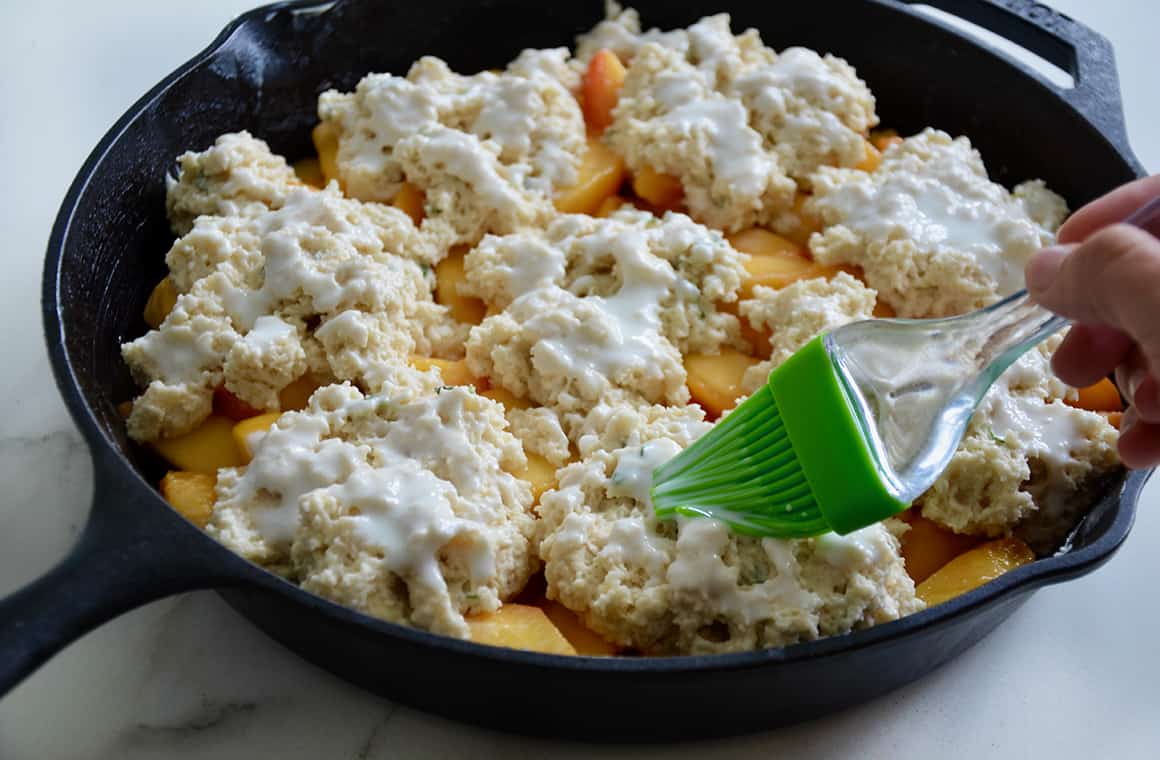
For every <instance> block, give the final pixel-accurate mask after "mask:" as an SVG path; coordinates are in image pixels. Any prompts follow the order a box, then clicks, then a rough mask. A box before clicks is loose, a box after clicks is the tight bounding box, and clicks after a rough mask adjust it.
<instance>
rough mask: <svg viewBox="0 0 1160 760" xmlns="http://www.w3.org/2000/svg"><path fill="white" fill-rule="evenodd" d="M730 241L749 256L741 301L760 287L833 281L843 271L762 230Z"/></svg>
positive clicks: (778, 236)
mask: <svg viewBox="0 0 1160 760" xmlns="http://www.w3.org/2000/svg"><path fill="white" fill-rule="evenodd" d="M728 240H729V242H730V243H731V244H732V245H733V247H734V248H736V249H737V250H739V251H741V252H742V253H748V254H749V261H747V262H746V263H745V271H746V272H747V273H748V276H747V277H746V278H745V279H744V280H743V281H742V283H741V297H742V298H749V297H750V295H751V294H752V293H753V288H754V286H757V285H764V286H766V287H768V288H775V289H777V288H784V287H785V286H786V285H789V284H791V283H794V282H797V281H798V280H809V279H813V278H815V277H826V278H830V277H833V276H834V275H836V274H837V273H838V272H841V271H843V269H842V267H836V266H830V265H826V264H819V263H817V262H816V261H814V260H812V259H811V258H809V255H808V254H807V252H806V249H805V248H803V247H802V246H800V245H798V244H797V243H795V242H793V241H792V240H790V239H789V238H786V237H783V236H781V235H777V234H774V233H772V232H770V231H769V230H763V229H761V228H760V227H752V228H750V229H747V230H743V231H741V232H738V233H736V234H733V235H729V236H728Z"/></svg>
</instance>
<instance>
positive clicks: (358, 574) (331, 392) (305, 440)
mask: <svg viewBox="0 0 1160 760" xmlns="http://www.w3.org/2000/svg"><path fill="white" fill-rule="evenodd" d="M505 427H506V423H505V421H504V418H503V409H502V407H501V406H500V405H499V404H497V403H496V402H494V401H491V400H490V399H486V398H483V397H482V396H479V395H477V394H475V393H473V392H471V391H470V390H468V389H465V388H450V389H443V390H441V391H440V392H438V393H431V394H427V395H425V396H422V395H416V394H409V393H402V394H401V395H399V396H397V397H389V396H386V395H380V396H365V397H364V396H363V394H361V393H360V392H359V391H358V390H357V389H355V388H353V387H351V386H350V385H332V386H329V387H327V388H324V389H321V390H319V391H317V392H316V393H315V394H314V396H313V397H312V398H311V401H310V405H309V408H308V409H306V410H304V411H302V412H289V413H287V414H284V415H283V416H282V417H281V418H280V419H279V420H278V421H277V422H276V423H275V425H274V427H272V428H271V429H270V432H269V433H267V434H266V435H265V436H264V437H263V438H262V439H261V440H260V441H259V442H258V444H257V448H256V451H255V453H254V459H253V461H252V462H250V464H249V465H247V466H246V467H242V468H229V469H223V470H222V471H221V472H220V473H219V476H218V485H217V499H218V500H217V504H216V506H215V509H214V514H213V516H212V518H211V520H210V523H209V525H208V527H207V530H208V531H209V532H210V534H211V535H214V536H215V537H217V538H218V539H219V540H220V541H222V542H223V543H225V544H226V545H227V546H229V547H231V548H232V549H234V550H235V551H237V552H238V553H240V554H242V556H244V557H246V558H248V559H251V560H253V561H256V562H260V563H262V564H265V565H268V566H272V567H274V568H276V569H281V570H282V572H284V573H286V574H287V575H289V576H290V577H291V578H292V579H294V580H296V581H298V582H299V583H301V585H302V587H303V588H305V589H307V590H309V591H313V592H314V593H317V594H321V595H323V596H326V597H328V598H331V599H334V600H335V601H337V602H340V603H342V604H346V605H349V606H352V607H354V608H356V609H359V610H362V611H364V612H366V613H368V614H371V615H375V616H377V617H382V618H384V619H386V620H391V621H394V622H399V623H406V624H408V625H413V626H416V627H419V628H424V629H427V630H431V631H435V632H437V633H443V634H446V635H450V636H457V637H459V638H466V637H467V635H468V630H467V625H466V623H465V622H464V619H463V616H464V615H465V614H469V613H474V612H486V611H493V610H495V609H498V608H499V606H500V605H501V603H502V602H503V600H505V599H509V598H511V597H512V596H514V595H515V594H516V593H518V592H519V590H520V589H521V588H522V587H523V586H524V584H525V583H526V582H527V580H528V577H529V576H530V575H531V574H532V573H533V572H534V571H535V570H536V569H537V567H538V560H537V559H536V556H535V553H534V551H533V549H532V538H533V535H534V531H535V521H534V518H533V516H532V514H531V511H530V508H531V503H532V497H531V490H530V487H529V486H528V484H527V483H525V482H524V481H522V480H519V479H517V478H515V477H514V476H512V475H511V474H510V472H511V471H518V470H519V469H520V468H522V467H523V466H524V464H525V462H526V459H525V457H524V454H523V448H522V447H521V445H520V442H519V441H518V440H517V439H516V438H514V437H513V436H512V435H511V434H510V433H508V432H507V431H506V430H505Z"/></svg>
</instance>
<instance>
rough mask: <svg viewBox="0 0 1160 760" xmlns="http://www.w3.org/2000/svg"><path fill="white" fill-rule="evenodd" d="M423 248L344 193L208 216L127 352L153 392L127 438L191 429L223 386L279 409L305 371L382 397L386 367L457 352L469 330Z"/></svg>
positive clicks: (294, 197)
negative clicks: (152, 321)
mask: <svg viewBox="0 0 1160 760" xmlns="http://www.w3.org/2000/svg"><path fill="white" fill-rule="evenodd" d="M426 246H427V243H426V241H425V240H424V239H423V238H422V237H421V236H420V235H419V234H418V233H417V231H416V230H415V228H414V225H413V224H412V223H411V220H410V218H409V217H407V216H406V214H404V213H402V212H401V211H398V210H397V209H392V208H388V207H385V206H381V205H378V204H363V203H360V202H358V201H353V200H348V199H346V198H343V197H342V196H341V195H339V193H338V190H337V188H335V187H331V188H329V189H327V190H323V191H312V190H307V189H304V188H297V189H294V190H292V191H291V192H290V193H289V194H288V195H287V196H286V199H285V202H284V203H283V205H282V207H281V208H279V209H278V210H276V211H267V212H265V213H263V214H258V215H255V216H253V217H248V218H242V217H229V218H219V217H205V216H203V217H199V218H198V219H197V221H196V222H195V223H194V228H193V230H191V231H190V233H189V234H188V235H186V236H185V237H183V238H182V239H181V240H179V241H178V242H177V243H176V244H175V245H174V246H173V249H172V250H171V251H170V253H169V256H168V257H167V261H168V263H169V265H170V270H171V273H172V274H171V277H172V278H173V281H174V283H175V285H176V286H177V288H178V290H179V291H180V294H179V296H178V298H177V303H176V305H175V307H174V308H173V310H172V311H171V312H170V314H169V315H168V316H167V317H166V319H165V321H164V322H163V323H162V324H161V326H160V328H159V329H157V330H151V331H149V332H148V333H146V334H145V335H144V336H142V337H140V338H138V339H136V340H134V341H131V342H129V343H126V344H125V345H124V346H122V355H123V357H124V359H125V362H126V363H127V364H128V365H129V369H130V370H131V371H132V373H133V375H134V377H135V378H137V380H138V382H139V383H140V385H141V386H143V387H144V392H143V393H142V395H141V396H140V398H138V399H137V400H136V401H135V403H134V405H133V411H132V413H131V414H130V417H129V421H128V428H129V434H130V435H131V436H132V437H133V438H135V439H137V440H141V441H151V440H156V439H157V438H161V437H168V436H174V435H179V434H181V433H185V432H188V431H190V430H192V429H193V428H194V427H196V426H197V425H198V424H199V423H200V422H201V421H202V420H203V419H204V418H205V417H206V415H208V414H209V412H210V408H211V405H212V395H213V391H214V388H216V387H217V386H218V385H219V384H223V383H224V385H225V387H226V388H227V389H228V390H230V391H231V392H233V393H234V394H235V395H237V396H238V397H239V398H240V399H242V400H243V401H245V402H247V403H249V404H250V405H252V406H254V407H255V408H258V409H276V408H277V403H278V392H279V391H280V390H281V389H282V388H284V387H285V386H286V385H288V384H289V383H290V382H292V381H293V380H295V379H296V378H298V377H300V376H301V375H302V374H304V373H305V372H306V371H307V369H309V370H310V371H311V372H313V373H315V374H316V375H317V376H318V377H319V379H327V378H335V379H339V380H352V381H355V382H358V383H360V384H361V385H362V386H363V387H364V388H365V389H367V390H369V391H372V392H373V391H377V390H378V389H379V388H380V387H381V385H382V383H383V378H384V376H385V374H389V371H388V370H387V369H386V368H385V364H405V363H406V360H407V356H408V355H409V354H410V353H416V352H418V353H424V354H428V355H431V354H434V355H439V354H440V352H444V351H449V350H458V348H454V349H452V348H451V346H457V345H458V344H460V343H461V342H462V340H463V338H464V335H465V330H464V329H459V328H455V327H453V325H454V322H453V320H452V319H451V317H450V316H449V315H448V313H447V309H446V308H445V307H443V306H439V305H437V304H435V303H434V302H433V300H432V297H431V282H430V281H429V277H430V275H429V273H425V271H424V268H423V266H422V264H421V262H422V261H423V259H424V256H425V255H426V252H427V248H426ZM352 351H355V352H358V354H359V355H358V356H357V358H356V357H353V356H352V355H351V352H352Z"/></svg>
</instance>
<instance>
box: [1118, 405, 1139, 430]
mask: <svg viewBox="0 0 1160 760" xmlns="http://www.w3.org/2000/svg"><path fill="white" fill-rule="evenodd" d="M1138 419H1139V417H1138V416H1137V414H1136V407H1134V406H1129V407H1128V408H1127V409H1125V410H1124V416H1123V417H1121V418H1120V435H1123V434H1124V433H1126V432H1128V431H1129V430H1131V429H1132V426H1133V425H1135V424H1136V421H1137V420H1138Z"/></svg>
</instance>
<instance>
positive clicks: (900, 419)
mask: <svg viewBox="0 0 1160 760" xmlns="http://www.w3.org/2000/svg"><path fill="white" fill-rule="evenodd" d="M1124 222H1125V223H1126V224H1132V225H1135V226H1137V227H1140V228H1141V229H1145V230H1149V231H1151V232H1153V233H1154V234H1156V233H1160V198H1156V199H1154V200H1153V201H1151V202H1149V203H1147V204H1145V205H1144V206H1143V207H1141V208H1140V209H1139V210H1137V211H1136V212H1135V213H1134V214H1132V215H1131V216H1130V217H1128V218H1127V219H1125V220H1124ZM1068 324H1069V321H1068V320H1067V319H1065V318H1063V317H1060V316H1057V315H1055V314H1052V313H1051V312H1050V311H1048V310H1047V309H1044V308H1043V307H1041V306H1039V305H1037V304H1035V303H1034V302H1032V301H1031V297H1030V296H1029V295H1028V293H1027V291H1026V290H1021V291H1019V292H1018V293H1015V294H1014V295H1012V296H1009V297H1008V298H1005V299H1004V300H1002V301H1000V302H999V303H996V304H994V305H992V306H989V307H987V308H986V309H981V310H979V311H976V312H972V313H971V314H965V315H963V316H960V317H952V318H949V319H937V320H874V321H871V322H859V323H855V324H851V325H847V326H845V327H842V328H839V329H837V330H835V331H834V332H832V333H830V334H829V335H828V336H826V344H827V349H828V350H829V352H830V355H831V357H832V358H833V359H834V360H835V361H836V362H837V363H838V366H839V367H840V368H841V370H842V372H841V374H842V376H843V380H844V382H845V383H846V389H847V391H848V392H849V395H850V396H851V399H852V400H853V401H854V402H855V404H856V406H857V407H858V412H859V417H860V419H861V424H862V427H863V430H864V432H865V433H866V435H867V436H868V437H869V438H870V439H871V443H872V448H873V449H874V450H875V453H876V455H877V458H878V462H879V467H880V470H881V472H882V475H883V477H884V479H885V480H886V481H887V482H888V483H889V485H890V488H891V490H892V492H893V493H894V494H895V495H897V496H898V497H899V498H900V499H902V500H904V501H912V500H913V499H915V498H917V497H918V496H919V495H920V494H922V492H923V491H925V490H926V489H927V488H929V487H930V485H931V484H933V483H934V481H935V480H936V479H937V478H938V476H939V474H940V473H941V472H942V471H943V470H944V469H945V468H946V465H947V463H948V462H949V461H950V458H951V456H952V455H953V454H954V451H955V449H956V447H957V446H958V443H959V441H960V440H961V439H962V436H963V433H964V431H965V430H966V427H967V423H968V422H969V421H970V418H971V415H972V414H973V413H974V411H975V408H976V407H977V406H978V404H979V402H980V401H981V400H982V398H983V396H984V394H986V392H987V390H988V389H989V388H990V387H991V385H992V384H993V383H994V382H995V380H997V379H998V378H999V376H1000V375H1002V374H1003V372H1004V371H1005V370H1006V369H1007V368H1008V367H1010V366H1011V364H1012V362H1014V361H1015V360H1016V359H1018V358H1019V357H1020V356H1021V355H1022V354H1024V353H1025V352H1027V351H1028V350H1030V349H1031V348H1033V347H1034V346H1035V345H1037V344H1038V343H1040V342H1041V341H1043V340H1044V339H1045V338H1047V337H1048V336H1050V335H1052V334H1054V333H1056V332H1058V331H1059V330H1060V329H1062V328H1063V327H1066V326H1067V325H1068Z"/></svg>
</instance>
